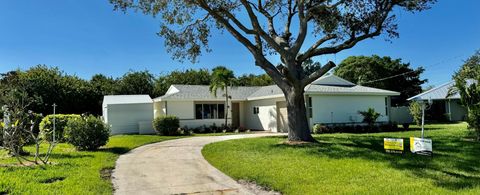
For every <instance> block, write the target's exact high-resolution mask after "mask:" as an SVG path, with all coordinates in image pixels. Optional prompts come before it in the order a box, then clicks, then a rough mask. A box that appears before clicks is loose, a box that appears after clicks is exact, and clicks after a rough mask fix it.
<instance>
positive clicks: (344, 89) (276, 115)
mask: <svg viewBox="0 0 480 195" xmlns="http://www.w3.org/2000/svg"><path fill="white" fill-rule="evenodd" d="M228 91H229V96H231V99H230V101H229V102H230V105H229V109H228V112H229V114H228V121H229V124H232V125H233V126H235V127H240V126H241V127H244V128H248V129H254V130H268V131H272V132H286V129H287V124H288V120H287V109H286V101H285V97H284V95H283V93H282V91H281V90H280V88H279V87H277V86H276V85H272V86H264V87H232V88H229V90H228ZM399 94H400V93H398V92H394V91H388V90H382V89H376V88H371V87H364V86H360V85H355V84H354V83H351V82H349V81H347V80H344V79H342V78H340V77H337V76H334V75H328V76H324V77H321V78H319V79H318V80H316V81H314V82H313V83H312V84H310V85H308V86H306V87H305V100H306V104H307V105H306V106H307V112H308V113H307V116H308V117H309V122H310V126H313V125H314V124H317V123H322V124H330V123H360V122H362V120H363V117H362V116H361V115H359V114H358V111H365V110H367V109H368V108H374V109H375V111H377V112H379V113H380V114H381V117H380V118H379V119H378V120H377V121H378V122H388V121H389V112H390V96H396V95H399ZM153 102H154V103H153V113H154V114H153V117H159V116H163V115H175V116H177V117H178V118H179V119H180V125H181V126H187V127H189V128H195V127H199V126H203V125H206V126H210V125H213V124H214V123H215V124H216V125H217V126H220V125H222V124H223V123H224V121H225V119H224V109H225V96H224V93H223V91H222V90H219V91H218V92H217V97H215V96H213V95H212V93H210V91H209V86H205V85H172V86H170V88H169V89H168V91H167V93H166V94H165V95H164V96H161V97H158V98H155V99H153ZM125 112H128V113H129V114H127V115H130V116H131V115H133V113H131V112H130V111H129V110H125ZM109 115H111V113H109ZM153 117H152V118H153ZM112 126H114V125H113V124H112ZM122 132H123V131H122ZM112 133H114V134H117V132H115V131H112Z"/></svg>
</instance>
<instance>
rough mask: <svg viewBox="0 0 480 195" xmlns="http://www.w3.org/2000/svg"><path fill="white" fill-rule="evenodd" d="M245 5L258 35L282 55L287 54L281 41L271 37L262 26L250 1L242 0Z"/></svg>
mask: <svg viewBox="0 0 480 195" xmlns="http://www.w3.org/2000/svg"><path fill="white" fill-rule="evenodd" d="M241 2H242V4H243V6H244V7H245V9H246V10H247V13H248V16H249V18H250V21H251V23H252V26H253V28H254V30H255V31H256V32H257V34H258V36H260V37H261V38H262V39H263V40H265V41H266V42H267V43H268V44H269V45H270V47H272V48H273V49H274V50H275V51H276V52H278V53H279V54H280V55H282V56H285V55H286V54H287V51H286V50H285V49H284V48H282V47H281V46H280V44H279V43H277V42H276V41H275V40H274V39H273V38H272V37H270V36H269V35H268V34H267V33H266V32H265V31H264V30H263V29H262V28H261V26H260V24H259V22H258V18H257V16H256V15H255V13H254V12H253V10H252V7H251V6H250V3H249V2H248V1H246V0H241Z"/></svg>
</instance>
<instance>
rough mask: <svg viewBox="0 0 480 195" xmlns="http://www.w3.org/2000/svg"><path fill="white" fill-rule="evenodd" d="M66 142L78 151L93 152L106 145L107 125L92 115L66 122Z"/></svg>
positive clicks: (108, 133)
mask: <svg viewBox="0 0 480 195" xmlns="http://www.w3.org/2000/svg"><path fill="white" fill-rule="evenodd" d="M65 131H66V135H68V136H66V140H67V142H68V143H70V144H72V145H74V146H75V147H76V148H77V149H78V150H95V149H97V148H99V147H100V146H103V145H105V144H107V142H108V137H109V136H110V129H109V127H108V125H106V124H105V123H103V121H102V120H101V119H99V118H97V117H95V116H93V115H89V116H82V117H80V118H73V119H71V120H68V122H67V125H66V127H65Z"/></svg>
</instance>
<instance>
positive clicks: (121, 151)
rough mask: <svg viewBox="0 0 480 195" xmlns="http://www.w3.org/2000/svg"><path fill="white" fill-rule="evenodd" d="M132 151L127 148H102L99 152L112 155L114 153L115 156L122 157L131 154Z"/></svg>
mask: <svg viewBox="0 0 480 195" xmlns="http://www.w3.org/2000/svg"><path fill="white" fill-rule="evenodd" d="M130 150H131V149H130V148H127V147H111V148H100V149H98V150H97V151H100V152H110V153H113V154H118V155H121V154H125V153H127V152H129V151H130Z"/></svg>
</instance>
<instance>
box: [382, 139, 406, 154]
mask: <svg viewBox="0 0 480 195" xmlns="http://www.w3.org/2000/svg"><path fill="white" fill-rule="evenodd" d="M383 148H384V149H385V151H386V152H389V153H403V139H397V138H383Z"/></svg>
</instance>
